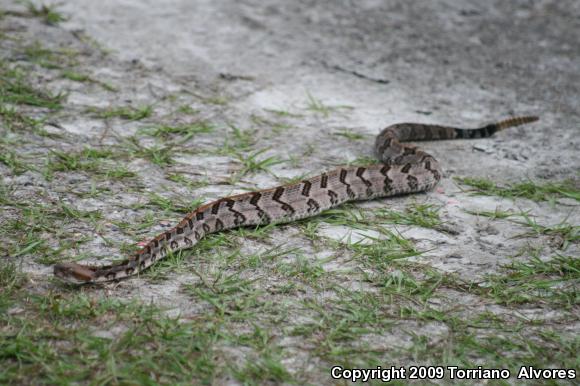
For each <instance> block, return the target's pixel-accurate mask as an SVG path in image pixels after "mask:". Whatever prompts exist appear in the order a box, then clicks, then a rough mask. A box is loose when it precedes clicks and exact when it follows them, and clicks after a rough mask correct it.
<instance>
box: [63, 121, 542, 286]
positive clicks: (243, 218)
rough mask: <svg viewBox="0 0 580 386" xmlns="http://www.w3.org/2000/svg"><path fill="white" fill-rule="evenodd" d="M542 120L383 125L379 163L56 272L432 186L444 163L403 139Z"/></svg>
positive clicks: (156, 256)
mask: <svg viewBox="0 0 580 386" xmlns="http://www.w3.org/2000/svg"><path fill="white" fill-rule="evenodd" d="M536 120H538V117H532V116H524V117H514V118H509V119H506V120H503V121H500V122H497V123H492V124H489V125H486V126H483V127H481V128H477V129H460V128H454V127H446V126H437V125H424V124H417V123H400V124H395V125H392V126H389V127H387V128H385V129H384V130H382V131H381V133H380V134H379V135H378V136H377V138H376V141H375V154H376V156H377V158H378V159H379V160H380V161H381V162H379V163H376V164H372V165H369V166H364V167H362V166H345V167H340V168H338V169H335V170H332V171H329V172H326V173H322V174H320V175H318V176H315V177H312V178H308V179H305V180H302V181H300V182H296V183H292V184H288V185H284V186H278V187H274V188H271V189H265V190H259V191H255V192H249V193H244V194H239V195H235V196H229V197H224V198H220V199H218V200H216V201H213V202H210V203H209V204H206V205H202V206H200V207H199V208H197V209H196V210H194V211H193V212H191V213H189V214H188V215H187V216H185V218H183V220H181V222H179V224H177V225H176V226H175V227H173V228H172V229H170V230H168V231H166V232H163V233H161V234H159V235H158V236H156V237H155V238H153V239H152V240H150V241H149V242H148V243H147V244H146V245H145V246H144V247H143V248H142V249H140V250H139V251H137V252H136V253H134V254H133V255H132V256H131V257H129V258H127V259H125V260H124V261H122V262H120V263H117V264H113V265H108V266H101V267H93V266H87V265H81V264H77V263H73V262H66V263H59V264H56V265H55V266H54V274H55V275H56V276H57V277H58V278H60V279H62V280H64V281H65V282H68V283H73V284H83V283H95V282H106V281H111V280H118V279H122V278H125V277H128V276H132V275H136V274H138V273H139V272H142V271H143V270H145V269H147V268H148V267H150V266H152V265H153V264H155V262H157V261H159V260H160V259H163V258H164V257H165V256H167V254H168V253H170V251H171V252H176V251H179V250H181V249H185V248H191V247H193V246H194V245H195V244H196V243H197V242H198V241H199V240H200V239H201V238H202V237H204V236H205V235H208V234H210V233H214V232H219V231H222V230H226V229H231V228H236V227H239V226H248V225H263V224H268V223H271V222H276V223H282V222H289V221H293V220H297V219H301V218H305V217H310V216H315V215H317V214H319V213H320V212H322V211H324V210H326V209H329V208H333V207H335V206H337V205H340V204H342V203H344V202H347V201H357V200H370V199H373V198H377V197H387V196H394V195H399V194H405V193H416V192H422V191H426V190H429V189H431V188H433V187H434V186H435V185H436V184H437V183H438V182H439V180H440V179H441V177H442V172H441V168H440V166H439V163H438V162H437V160H436V159H435V158H433V156H431V155H430V154H428V153H426V152H425V151H423V150H421V149H419V148H418V147H416V146H414V145H410V144H403V143H402V142H404V141H426V140H440V139H469V138H484V137H489V136H491V135H493V134H494V133H495V132H497V131H500V130H503V129H506V128H508V127H513V126H518V125H522V124H525V123H529V122H534V121H536Z"/></svg>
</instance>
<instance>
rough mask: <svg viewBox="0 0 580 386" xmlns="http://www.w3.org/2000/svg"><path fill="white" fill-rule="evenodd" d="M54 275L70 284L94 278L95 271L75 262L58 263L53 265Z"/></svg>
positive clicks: (81, 282)
mask: <svg viewBox="0 0 580 386" xmlns="http://www.w3.org/2000/svg"><path fill="white" fill-rule="evenodd" d="M54 275H55V276H56V277H58V278H59V279H61V280H64V281H66V282H67V283H71V284H85V283H90V282H91V281H93V280H94V277H95V272H94V271H93V270H91V269H90V268H88V267H85V266H84V265H80V264H77V263H59V264H56V265H55V266H54Z"/></svg>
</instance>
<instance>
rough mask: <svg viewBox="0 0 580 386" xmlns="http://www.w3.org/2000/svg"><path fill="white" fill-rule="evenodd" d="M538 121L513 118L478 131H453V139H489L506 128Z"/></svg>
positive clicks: (526, 118) (528, 118) (537, 118)
mask: <svg viewBox="0 0 580 386" xmlns="http://www.w3.org/2000/svg"><path fill="white" fill-rule="evenodd" d="M539 119H540V118H539V117H534V116H526V117H513V118H508V119H504V120H503V121H499V122H496V123H491V124H489V125H486V126H483V127H480V128H479V129H455V138H461V139H472V138H485V137H491V136H492V135H493V134H494V133H496V132H498V131H501V130H505V129H507V128H508V127H514V126H519V125H525V124H526V123H530V122H535V121H537V120H539Z"/></svg>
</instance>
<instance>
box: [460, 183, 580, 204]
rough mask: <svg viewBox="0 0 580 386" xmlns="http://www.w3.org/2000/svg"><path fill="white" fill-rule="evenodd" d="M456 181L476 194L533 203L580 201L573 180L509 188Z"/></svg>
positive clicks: (576, 185)
mask: <svg viewBox="0 0 580 386" xmlns="http://www.w3.org/2000/svg"><path fill="white" fill-rule="evenodd" d="M455 180H456V181H458V182H459V183H460V184H462V185H467V186H470V187H472V188H473V190H472V192H473V193H475V194H483V195H493V196H500V197H507V198H527V199H530V200H533V201H552V200H554V199H557V198H571V199H573V200H576V201H580V188H579V187H578V183H577V182H574V181H572V180H567V181H563V182H546V183H536V182H533V181H529V182H522V183H517V184H512V185H507V186H500V185H497V184H496V183H495V182H493V181H490V180H488V179H485V178H455Z"/></svg>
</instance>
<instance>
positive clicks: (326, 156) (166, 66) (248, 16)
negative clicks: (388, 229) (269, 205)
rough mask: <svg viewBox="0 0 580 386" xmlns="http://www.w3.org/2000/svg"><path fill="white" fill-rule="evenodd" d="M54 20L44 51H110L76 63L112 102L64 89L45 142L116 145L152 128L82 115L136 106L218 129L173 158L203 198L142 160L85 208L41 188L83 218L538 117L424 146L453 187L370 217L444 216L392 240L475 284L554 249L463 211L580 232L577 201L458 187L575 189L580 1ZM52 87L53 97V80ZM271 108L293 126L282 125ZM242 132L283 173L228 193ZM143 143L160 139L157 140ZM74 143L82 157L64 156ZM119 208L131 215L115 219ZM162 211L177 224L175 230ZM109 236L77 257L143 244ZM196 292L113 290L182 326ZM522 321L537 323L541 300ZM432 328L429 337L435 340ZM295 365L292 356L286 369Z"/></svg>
mask: <svg viewBox="0 0 580 386" xmlns="http://www.w3.org/2000/svg"><path fill="white" fill-rule="evenodd" d="M0 6H2V7H3V8H11V7H16V6H15V5H13V4H11V2H7V1H0ZM59 10H60V11H61V12H63V13H64V14H66V15H67V16H69V20H68V21H66V22H63V23H62V24H61V25H60V26H59V27H58V28H57V27H54V28H52V29H51V31H52V32H50V34H51V35H48V36H45V39H46V40H48V41H49V43H50V42H52V43H54V44H55V46H59V45H61V46H62V45H67V44H73V45H74V44H77V45H78V44H80V43H78V39H76V38H75V36H76V37H78V36H88V37H91V38H92V39H94V41H96V42H98V43H99V44H100V46H101V47H102V48H104V49H105V50H107V51H108V52H109V53H108V55H106V56H103V57H100V56H99V57H95V56H94V55H93V56H92V57H89V59H87V60H86V61H85V62H83V66H84V67H85V68H86V69H88V70H89V71H91V73H92V74H93V75H94V76H95V77H98V78H103V79H107V80H108V81H110V82H111V83H113V84H114V85H115V87H117V88H118V89H119V92H118V93H116V94H114V95H113V96H111V95H110V93H106V92H105V91H104V90H99V89H98V87H96V88H93V89H91V92H87V91H86V88H84V87H85V86H81V85H79V86H70V85H68V84H67V87H70V88H69V96H68V100H67V103H68V105H69V106H73V107H72V108H71V109H72V110H70V111H69V113H67V114H64V115H62V116H60V117H58V118H57V120H58V126H59V127H60V128H55V127H50V128H49V129H50V130H54V131H58V132H60V133H64V134H66V135H68V136H72V137H73V138H77V141H78V142H77V143H78V146H79V147H81V146H82V144H86V143H89V144H99V145H105V146H107V145H110V144H114V143H117V142H118V141H119V138H123V137H128V136H130V135H133V134H135V133H136V132H137V130H138V129H140V128H143V127H144V126H147V124H148V122H142V121H121V120H112V121H103V120H101V119H96V118H94V117H90V116H87V115H86V114H75V110H74V106H76V107H78V110H77V111H81V110H82V108H83V107H84V106H88V105H90V106H97V107H103V108H106V107H111V106H115V105H118V104H126V103H131V104H133V105H145V104H152V105H154V107H155V115H154V120H155V119H158V120H159V119H161V118H159V117H163V116H166V115H167V114H169V112H170V111H171V110H172V104H174V102H175V100H177V102H178V104H187V105H189V106H191V107H193V108H195V109H196V110H199V115H198V116H200V117H203V118H204V119H208V120H211V121H212V122H214V123H215V125H216V129H215V131H214V132H213V133H212V134H203V135H200V136H199V137H196V139H195V140H194V141H191V142H189V144H190V146H191V148H190V150H191V152H190V153H188V152H185V151H184V152H179V153H178V154H176V155H175V159H176V160H177V161H178V162H177V163H176V164H174V165H173V166H170V167H169V169H168V170H169V171H170V172H171V173H183V174H184V175H186V176H187V177H188V178H192V179H194V180H196V179H197V180H201V179H204V180H207V181H209V184H208V185H207V186H202V187H199V188H195V187H187V186H180V185H179V184H173V183H170V182H168V180H167V179H166V176H167V173H168V172H167V170H163V169H161V168H159V167H156V166H152V165H151V164H150V163H145V162H143V161H142V160H139V159H135V160H132V161H131V162H130V163H129V167H130V169H131V170H132V171H134V172H136V173H137V174H138V176H139V178H140V185H139V186H140V187H139V188H133V189H131V190H130V191H126V190H124V188H123V186H120V185H118V184H116V183H114V182H111V183H110V184H108V186H109V187H111V189H112V192H113V194H112V196H111V197H108V198H99V199H91V198H86V199H79V198H78V197H76V196H74V195H71V194H70V193H68V191H69V189H72V188H73V187H74V188H78V189H80V190H83V189H90V186H88V185H87V184H88V182H87V181H86V180H85V179H83V177H82V176H79V175H75V174H74V173H73V175H70V174H69V175H63V176H61V177H60V180H59V182H58V183H57V182H52V183H44V188H43V189H45V191H46V192H47V194H49V195H52V196H53V197H58V198H59V199H62V200H65V201H66V202H69V203H71V204H74V205H75V206H77V207H78V208H79V209H84V210H94V209H99V210H101V211H103V212H104V213H105V217H106V220H107V221H114V220H123V219H124V220H127V221H139V219H140V218H142V215H143V214H142V212H139V211H137V212H136V211H135V210H133V209H131V208H129V206H130V205H132V204H135V203H140V202H141V203H142V202H143V201H144V199H143V196H144V195H145V193H150V192H155V193H157V194H159V195H162V196H164V197H166V198H170V199H173V198H175V197H185V201H187V200H189V201H191V200H193V199H194V198H198V197H204V198H205V199H206V200H210V199H215V198H218V197H222V196H225V195H229V194H233V193H239V192H243V191H246V190H247V189H261V188H267V187H271V186H275V185H278V184H280V183H281V182H282V181H283V178H291V177H296V176H299V175H302V174H305V173H308V174H310V175H314V174H317V173H318V172H319V171H321V170H327V169H330V168H332V167H334V166H336V165H340V164H343V163H345V162H349V161H353V160H355V159H357V158H360V157H370V156H372V143H373V136H374V135H375V134H376V133H377V132H378V131H379V129H381V128H382V127H384V126H386V125H389V124H392V123H396V122H405V121H415V122H424V123H438V124H449V125H455V126H460V127H476V126H479V125H481V124H485V123H488V122H490V121H495V120H499V119H503V118H506V117H509V116H512V115H538V116H540V118H541V120H540V121H539V122H538V123H534V124H531V125H526V126H522V127H518V128H514V129H510V130H509V131H505V132H501V133H499V134H498V135H495V136H494V137H493V138H490V139H484V140H479V141H459V140H458V141H447V142H437V143H432V142H431V143H424V144H423V147H424V148H426V149H427V150H428V151H429V152H430V153H432V154H433V155H434V156H435V157H436V158H437V159H438V160H439V161H440V163H441V164H442V165H443V168H444V170H445V178H444V179H443V181H442V182H441V184H440V185H439V186H438V187H437V188H436V189H435V190H434V191H432V192H429V193H427V194H420V195H413V196H406V197H397V198H393V199H380V200H376V201H373V202H366V203H361V204H358V206H359V207H361V208H363V209H372V210H374V209H379V208H384V207H390V208H395V209H400V210H402V209H403V208H405V207H406V206H407V205H408V204H410V203H427V204H434V205H437V206H441V207H442V208H441V210H440V212H439V214H440V215H441V217H442V219H443V220H444V221H445V223H446V225H447V226H448V227H450V228H451V229H452V230H453V232H452V233H445V232H438V231H435V230H432V229H425V228H420V227H416V226H393V227H392V229H396V230H397V231H399V232H401V234H402V235H403V236H404V237H405V238H408V239H410V240H412V241H413V242H414V243H415V245H416V247H417V248H418V249H420V250H423V251H426V252H425V253H424V254H423V255H421V256H420V257H417V258H416V260H417V261H419V262H422V263H425V264H428V265H429V266H431V267H434V268H437V269H439V270H442V271H444V272H452V273H456V274H458V275H459V276H460V277H462V278H464V279H465V280H468V281H469V280H474V281H478V280H481V279H482V278H483V277H484V275H486V274H489V273H494V272H497V270H498V267H500V266H501V265H503V264H506V263H508V262H510V261H511V259H512V257H514V256H520V255H521V251H522V250H526V248H532V249H534V248H536V249H539V250H541V257H543V258H547V257H548V256H552V255H553V254H554V253H555V252H558V251H557V248H554V247H553V244H550V243H552V241H553V240H551V239H550V236H549V235H540V236H538V235H534V236H530V237H518V238H516V237H514V236H516V235H521V234H522V233H525V232H526V231H527V228H526V227H524V226H519V225H515V224H514V223H513V222H509V221H495V220H491V219H489V218H486V217H479V216H474V215H471V214H469V213H467V211H494V210H495V209H496V208H498V207H499V208H501V209H503V210H514V211H516V212H520V211H529V212H530V213H532V214H533V216H535V217H534V219H535V221H536V222H537V223H539V224H542V225H553V224H558V223H560V222H562V221H566V222H568V223H570V224H573V225H578V224H580V208H579V207H578V202H577V201H574V200H566V199H563V200H560V202H559V203H556V204H555V203H550V202H533V201H530V200H516V201H514V200H511V199H501V198H498V197H489V196H472V195H469V194H467V193H465V192H462V190H461V189H460V186H459V185H458V184H457V183H456V182H455V181H454V180H453V177H485V178H489V179H490V180H492V181H494V182H496V183H498V184H506V183H514V182H522V181H526V180H528V179H532V180H534V181H546V180H549V181H561V180H564V179H576V180H577V179H578V177H579V175H578V172H579V170H580V140H579V137H580V135H579V134H580V113H579V110H578V106H579V104H580V43H579V42H580V3H579V2H577V1H572V0H571V1H523V0H522V1H509V2H506V1H489V2H481V1H465V2H458V1H452V0H446V1H445V0H441V1H430V2H423V3H421V4H419V3H415V2H407V1H403V0H401V1H399V0H397V1H389V2H386V1H377V0H364V1H340V2H337V1H279V0H270V1H257V0H243V1H235V2H234V1H210V0H204V1H187V0H176V1H166V0H164V1H158V0H156V1H153V0H147V1H137V0H123V1H119V0H103V1H98V2H96V1H89V0H77V1H63V2H61V5H60V6H59ZM22 23H24V22H22ZM27 23H29V26H28V28H30V30H31V31H32V32H31V33H32V34H34V33H35V32H34V31H35V30H38V31H40V29H41V28H44V27H40V26H38V25H36V24H35V22H33V21H29V22H27ZM71 42H72V43H71ZM49 43H47V44H49ZM92 49H93V50H94V48H92ZM63 84H64V83H63ZM51 87H55V88H57V87H58V83H53V84H52V85H51ZM75 87H77V88H76V89H75ZM172 98H173V99H172ZM309 98H314V99H315V100H316V101H320V102H321V103H322V104H323V105H324V106H330V108H329V110H328V111H327V112H325V111H322V112H320V111H318V112H317V111H312V109H311V108H312V99H309ZM210 100H211V101H213V103H210V102H211V101H210ZM309 100H310V102H309ZM272 110H276V111H287V112H289V113H291V114H295V115H296V116H294V115H288V116H285V117H282V118H278V117H277V116H276V115H275V114H274V113H272ZM274 121H275V122H276V123H277V124H280V123H281V124H283V125H284V128H282V129H280V130H272V127H265V126H268V123H264V122H274ZM232 126H235V127H239V128H243V129H252V130H254V131H251V136H252V138H251V140H252V141H253V142H254V144H256V147H255V149H267V151H266V152H265V153H263V154H262V155H261V157H264V158H265V157H269V156H275V157H278V158H280V159H283V160H289V161H288V162H284V163H281V164H278V165H275V166H272V167H271V168H270V171H271V172H270V173H266V172H258V173H255V174H250V175H247V176H244V177H243V178H242V179H241V180H240V181H239V182H237V183H236V184H235V185H232V184H229V183H228V178H229V177H230V176H231V175H232V173H234V172H235V171H236V170H239V169H240V165H239V163H236V162H235V161H234V160H233V159H232V157H231V156H228V155H219V154H217V155H216V154H214V153H211V154H210V153H204V152H203V150H205V149H212V148H215V146H219V145H220V144H222V143H223V142H224V139H225V138H226V137H228V136H230V135H231V127H232ZM345 130H347V131H348V132H350V133H356V134H362V135H363V137H361V139H357V140H349V139H348V138H345V137H344V136H339V135H336V133H340V132H344V131H345ZM144 141H145V142H144V143H145V144H147V143H148V142H147V141H150V142H149V144H151V143H153V142H152V141H153V140H152V139H149V140H147V139H145V140H144ZM51 146H57V147H58V145H54V144H49V145H46V147H45V148H50V147H51ZM40 147H41V148H42V146H40ZM71 149H75V146H74V145H72V146H71V147H68V148H66V149H64V150H71ZM39 178H40V177H38V176H36V175H34V173H28V172H27V173H25V174H24V175H22V176H18V177H15V176H9V175H6V174H5V182H6V183H7V184H11V185H12V186H16V187H17V190H18V189H20V190H21V191H22V194H23V195H24V194H25V191H26V184H30V181H37V182H38V181H39ZM145 201H146V200H145ZM119 203H123V204H124V205H125V206H124V207H122V205H121V207H120V206H119ZM168 217H169V219H168V220H170V221H175V220H177V219H178V218H179V216H178V215H171V216H168ZM161 229H163V227H162V225H158V224H157V225H153V226H152V227H151V228H149V229H146V230H144V232H147V233H146V234H143V235H142V237H143V238H146V236H147V235H149V236H151V235H154V234H155V233H156V232H157V231H160V230H161ZM67 231H70V232H72V233H73V234H76V235H78V236H81V235H83V234H86V233H87V232H91V228H90V226H88V225H87V226H82V225H80V226H79V225H78V224H76V225H71V227H70V228H69V229H67ZM100 232H101V233H100V234H101V235H102V237H103V238H106V239H112V240H115V242H116V244H115V245H114V246H110V245H109V246H107V245H104V244H105V243H103V242H102V240H101V239H100V238H95V239H93V240H92V241H90V242H88V243H85V244H82V245H79V246H78V251H77V252H78V253H83V254H86V256H87V257H88V259H89V260H90V259H93V260H95V259H96V257H98V256H106V255H108V254H113V255H115V256H117V257H118V256H119V251H118V249H117V247H118V246H119V243H120V242H126V243H131V242H132V241H133V240H134V239H132V238H131V237H128V236H127V235H121V234H120V233H119V232H118V229H117V228H115V227H114V226H110V227H107V226H105V227H104V228H103V229H100ZM369 232H370V231H369ZM319 235H320V236H321V237H324V238H327V239H329V240H333V239H334V240H344V239H345V237H348V236H350V237H353V238H356V237H362V236H361V235H363V236H364V235H365V232H364V231H353V230H352V229H349V228H347V227H342V226H337V225H333V224H325V223H323V224H322V225H321V227H320V228H319ZM366 235H371V236H372V235H373V234H372V232H370V233H366ZM241 243H242V247H241V248H242V256H249V255H251V254H253V253H259V252H261V251H263V250H264V249H266V248H267V247H268V245H280V244H284V245H285V247H288V248H291V247H293V246H297V247H300V248H305V251H306V253H307V254H308V253H313V255H315V256H317V257H318V258H322V257H324V256H329V255H333V254H336V253H338V252H337V251H336V250H332V249H328V250H326V249H325V248H322V249H319V250H316V251H315V252H312V250H313V249H312V247H310V246H305V245H304V244H305V240H304V238H303V237H302V236H300V234H298V227H297V226H294V225H287V226H283V227H281V228H280V229H275V230H274V231H273V232H271V233H270V237H269V241H268V242H267V243H266V245H264V244H263V243H261V242H259V241H258V242H257V241H255V240H249V241H248V242H247V243H245V242H243V240H242V241H241ZM578 252H579V247H578V244H577V243H572V244H571V245H569V246H568V248H567V250H566V251H565V254H567V255H569V256H574V255H576V256H577V255H578ZM75 253H76V252H75V251H71V252H70V254H69V255H70V256H71V257H73V256H74V255H75ZM92 256H94V257H92ZM209 257H211V256H208V258H209ZM25 259H26V260H25V262H26V263H27V264H26V270H28V272H29V273H30V274H32V275H35V277H36V280H37V281H39V282H41V283H43V284H42V286H43V287H44V288H50V287H51V286H52V285H53V284H51V283H49V282H48V280H47V278H48V277H49V276H50V275H51V268H50V266H46V265H42V264H39V263H37V262H36V261H35V259H34V256H26V257H25ZM97 260H98V259H97ZM104 260H106V259H104ZM104 260H103V261H104ZM188 264H193V263H192V262H190V263H188ZM333 264H335V266H329V267H327V269H329V270H334V269H340V264H341V260H340V259H338V261H334V263H333ZM195 280H197V278H192V277H191V275H190V274H189V273H188V272H182V271H180V272H176V273H169V274H168V278H167V279H166V280H161V281H155V282H154V283H150V282H149V281H148V279H147V276H146V275H145V276H144V277H139V278H135V279H131V280H127V281H123V282H122V283H120V284H118V285H116V286H110V287H107V288H108V289H107V293H108V296H119V297H124V296H129V297H137V298H141V299H144V300H146V301H150V300H152V301H154V302H155V303H157V304H160V305H163V306H169V307H170V308H172V309H173V311H174V312H175V313H177V314H181V315H195V314H196V313H199V312H201V310H203V309H204V308H203V306H201V305H200V304H199V303H198V302H196V301H195V299H192V298H191V297H187V296H184V295H183V294H182V293H181V292H180V285H181V284H183V283H191V282H194V281H195ZM352 285H353V286H355V285H358V284H357V283H352ZM96 291H98V289H97V290H96ZM456 301H458V302H462V301H466V302H468V301H469V300H468V299H456ZM554 311H555V310H554ZM505 312H508V313H509V311H505ZM518 312H529V313H534V312H535V313H537V312H540V311H539V310H538V308H537V307H535V306H534V305H532V306H530V307H529V308H528V309H525V310H520V311H518ZM540 313H541V312H540ZM574 314H575V311H572V312H571V313H567V314H566V320H568V321H569V320H570V315H574ZM576 316H577V315H576ZM573 319H574V318H573ZM575 320H576V321H575V322H573V323H570V324H569V325H568V327H567V329H569V330H570V331H571V332H572V333H573V334H577V332H578V320H577V318H576V319H575ZM435 330H436V329H435ZM435 330H433V331H432V332H425V333H426V334H428V335H429V334H430V333H432V334H435V335H436V334H439V333H441V331H439V332H437V331H435ZM443 333H444V332H443ZM389 339H392V340H394V341H395V342H397V340H398V339H399V343H401V342H402V341H404V340H405V339H406V338H405V336H404V334H402V333H401V334H400V335H397V333H396V332H395V333H393V336H390V337H389ZM401 344H402V343H401ZM297 357H300V358H303V357H302V356H300V355H298V356H297ZM294 365H296V363H294V362H288V366H289V367H290V368H293V367H292V366H294ZM296 366H297V367H298V368H300V367H301V366H303V365H300V364H298V365H296ZM307 378H308V377H307ZM312 379H314V380H316V379H320V378H317V377H313V378H311V380H312Z"/></svg>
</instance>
